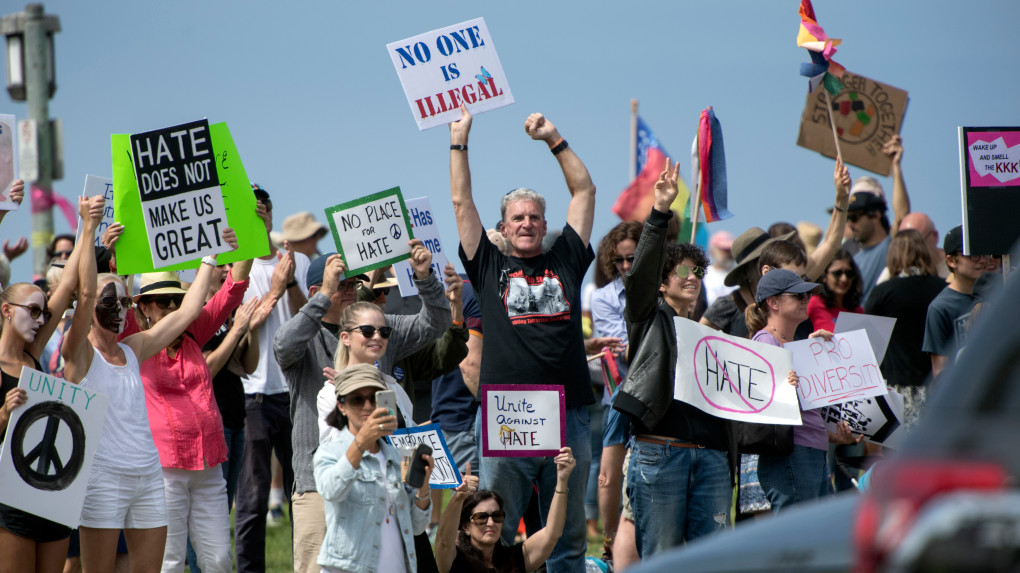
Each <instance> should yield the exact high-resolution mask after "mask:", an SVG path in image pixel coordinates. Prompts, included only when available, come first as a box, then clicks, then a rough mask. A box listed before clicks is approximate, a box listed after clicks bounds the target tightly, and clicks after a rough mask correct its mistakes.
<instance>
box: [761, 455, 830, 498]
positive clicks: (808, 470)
mask: <svg viewBox="0 0 1020 573" xmlns="http://www.w3.org/2000/svg"><path fill="white" fill-rule="evenodd" d="M827 453H828V452H827V451H825V450H819V449H815V448H809V447H807V446H798V445H794V446H793V453H792V454H790V455H788V456H779V457H776V456H758V481H759V482H760V483H761V488H762V489H763V490H765V497H767V498H768V499H769V503H771V504H772V511H776V512H778V511H779V510H781V509H783V508H784V507H789V506H791V505H793V504H795V503H800V502H802V501H808V500H810V499H816V498H819V497H824V496H827V495H829V493H831V489H830V482H829V466H828V463H827V462H826V460H825V455H826V454H827Z"/></svg>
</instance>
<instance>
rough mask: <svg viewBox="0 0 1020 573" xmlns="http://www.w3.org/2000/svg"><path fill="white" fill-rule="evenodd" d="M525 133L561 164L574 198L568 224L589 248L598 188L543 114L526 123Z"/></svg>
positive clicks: (529, 118)
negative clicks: (596, 188) (542, 144)
mask: <svg viewBox="0 0 1020 573" xmlns="http://www.w3.org/2000/svg"><path fill="white" fill-rule="evenodd" d="M524 131H526V132H527V133H528V135H530V136H531V138H532V139H536V140H540V141H544V142H545V143H546V144H547V145H548V146H549V149H550V150H551V151H552V152H553V155H555V156H556V160H557V161H559V162H560V169H562V170H563V178H564V179H565V180H566V181H567V189H569V190H570V197H571V199H570V206H569V207H568V208H567V224H569V225H570V227H571V228H572V229H574V231H575V232H576V233H577V234H578V236H579V237H581V240H582V241H584V244H585V245H586V246H587V245H588V243H589V242H590V241H591V228H592V224H593V221H594V219H595V184H594V183H592V180H591V175H590V174H589V173H588V168H587V167H585V166H584V163H583V162H582V161H581V158H580V157H578V156H577V154H576V153H574V150H572V149H570V146H569V145H567V142H566V140H564V139H563V137H561V136H560V132H559V131H557V130H556V126H554V125H553V124H552V122H551V121H549V120H548V119H546V118H545V117H544V116H543V115H542V114H540V113H533V114H531V115H529V116H528V119H527V120H526V121H525V122H524Z"/></svg>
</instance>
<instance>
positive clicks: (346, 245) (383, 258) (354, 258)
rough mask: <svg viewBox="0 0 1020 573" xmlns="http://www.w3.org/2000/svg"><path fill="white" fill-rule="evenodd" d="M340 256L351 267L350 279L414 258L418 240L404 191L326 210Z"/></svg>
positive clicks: (375, 194)
mask: <svg viewBox="0 0 1020 573" xmlns="http://www.w3.org/2000/svg"><path fill="white" fill-rule="evenodd" d="M326 220H327V221H329V228H330V230H331V231H332V232H333V241H334V242H335V243H336V252H338V253H340V256H341V257H343V259H344V262H346V263H347V272H346V273H344V274H345V275H346V276H354V275H357V274H360V273H364V272H368V271H371V270H374V269H378V268H382V267H386V266H389V265H392V264H395V263H397V262H399V261H403V260H406V259H408V258H409V257H410V253H411V248H410V247H409V246H408V245H407V242H408V241H410V240H411V239H413V238H414V232H413V231H412V230H411V222H410V221H409V220H408V218H407V208H406V207H405V206H404V197H403V196H402V195H401V194H400V187H394V188H392V189H387V190H385V191H380V192H378V193H373V194H371V195H368V196H366V197H361V198H360V199H355V200H353V201H348V202H346V203H341V204H339V205H337V206H335V207H330V208H328V209H326Z"/></svg>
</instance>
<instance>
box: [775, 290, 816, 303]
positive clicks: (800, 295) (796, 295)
mask: <svg viewBox="0 0 1020 573" xmlns="http://www.w3.org/2000/svg"><path fill="white" fill-rule="evenodd" d="M780 294H781V295H782V296H791V297H793V298H796V299H797V300H799V301H805V300H807V299H809V298H811V293H809V292H784V293H780Z"/></svg>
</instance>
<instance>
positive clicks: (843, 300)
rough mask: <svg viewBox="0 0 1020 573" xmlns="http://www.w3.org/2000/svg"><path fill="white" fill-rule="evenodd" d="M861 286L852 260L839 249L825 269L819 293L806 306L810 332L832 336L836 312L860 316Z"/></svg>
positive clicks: (858, 274)
mask: <svg viewBox="0 0 1020 573" xmlns="http://www.w3.org/2000/svg"><path fill="white" fill-rule="evenodd" d="M863 289H864V285H863V282H862V281H861V271H860V269H858V268H857V263H855V262H854V258H853V257H852V256H851V255H850V253H849V252H847V251H846V250H844V249H840V250H839V251H838V252H837V253H836V256H835V257H833V258H832V262H830V263H829V266H828V267H826V269H825V276H823V277H822V292H821V293H820V294H819V295H818V296H813V297H811V301H810V302H808V308H807V311H808V318H809V319H811V326H812V329H813V330H828V331H829V332H835V330H836V318H837V317H839V313H840V312H858V313H861V312H864V307H862V306H861V302H863V301H862V300H861V293H862V292H863Z"/></svg>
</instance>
